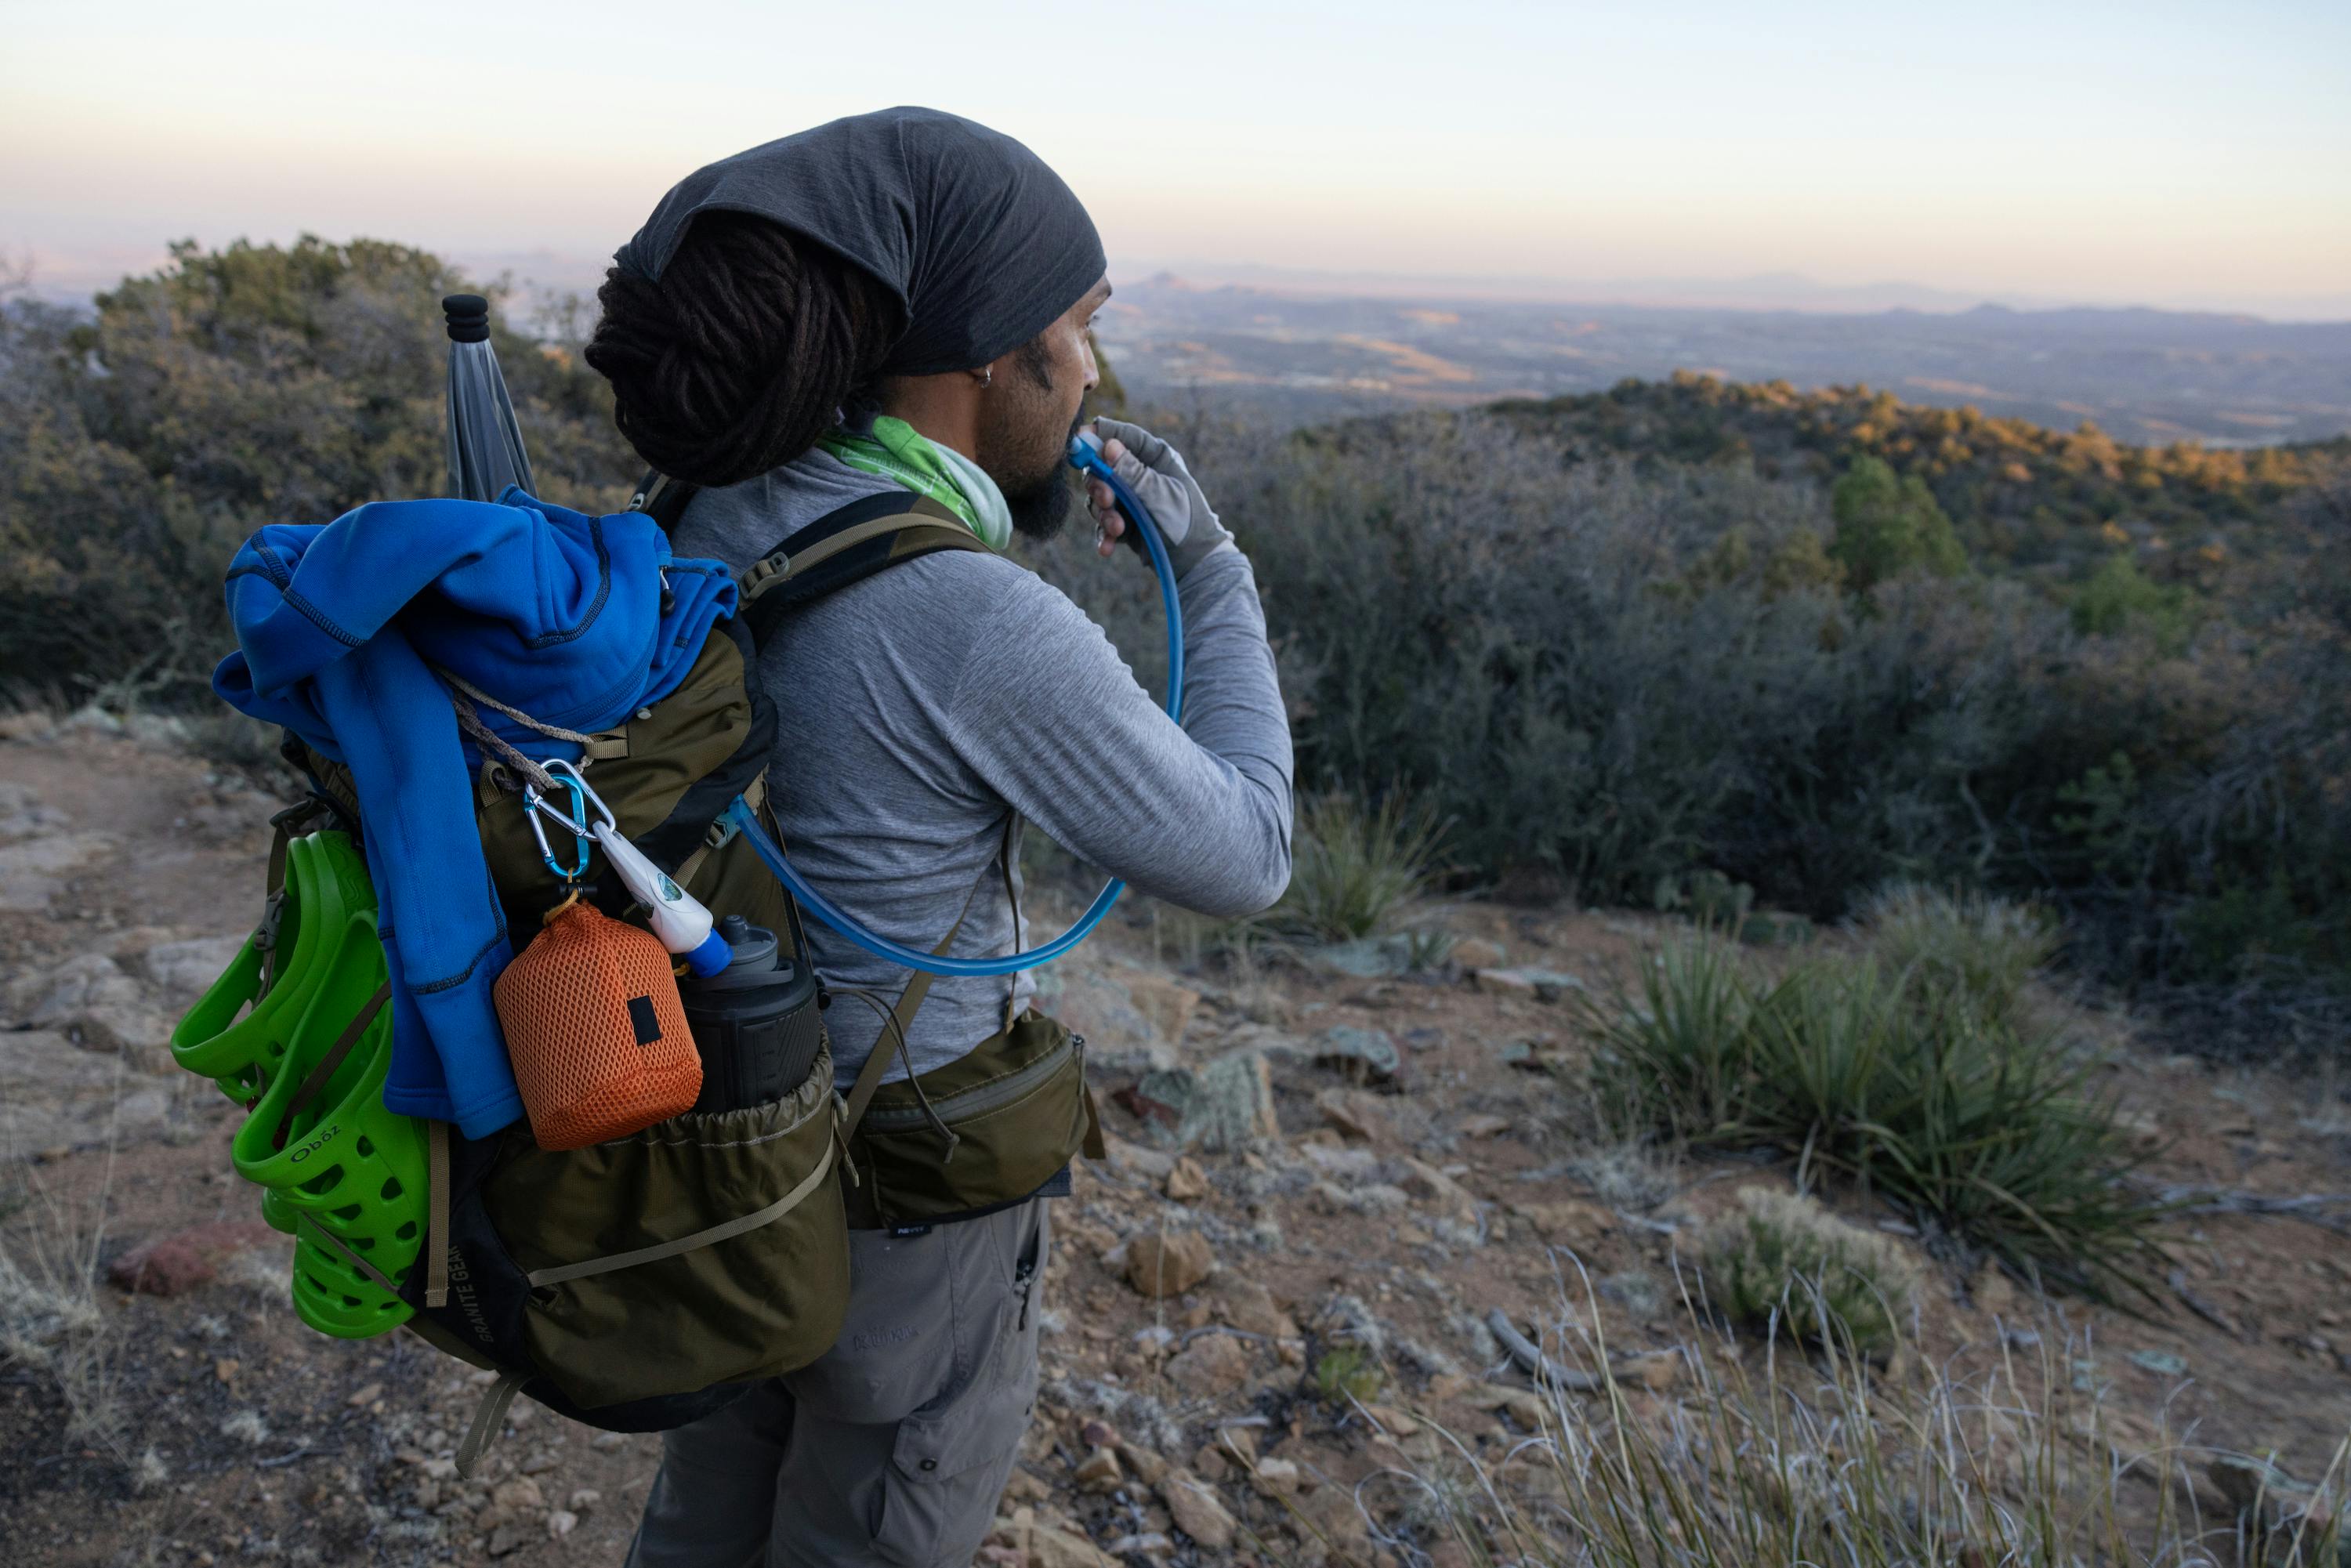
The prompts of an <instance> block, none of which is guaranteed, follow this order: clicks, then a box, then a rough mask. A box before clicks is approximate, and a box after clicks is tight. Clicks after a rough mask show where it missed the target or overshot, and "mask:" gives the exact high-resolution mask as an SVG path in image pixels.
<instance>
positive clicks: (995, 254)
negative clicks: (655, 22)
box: [613, 109, 1104, 376]
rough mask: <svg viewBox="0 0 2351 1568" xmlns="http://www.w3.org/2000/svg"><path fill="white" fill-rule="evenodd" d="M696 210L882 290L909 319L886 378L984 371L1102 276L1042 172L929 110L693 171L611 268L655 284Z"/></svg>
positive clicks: (847, 124)
mask: <svg viewBox="0 0 2351 1568" xmlns="http://www.w3.org/2000/svg"><path fill="white" fill-rule="evenodd" d="M706 212H739V213H752V214H757V215H758V216H760V217H764V218H768V219H772V220H773V221H774V222H776V223H778V224H780V225H783V226H784V227H786V228H788V229H789V230H791V231H792V232H793V233H794V234H796V235H800V236H801V237H803V238H805V239H808V240H811V241H813V242H815V243H816V244H818V245H820V246H824V247H825V248H826V249H828V250H830V251H832V252H833V253H834V254H835V255H838V256H841V257H842V258H843V259H845V260H848V261H852V262H854V263H856V264H857V265H858V266H859V267H863V268H864V269H865V270H866V271H868V272H870V273H872V275H873V276H874V277H877V278H879V279H881V280H882V282H883V284H884V285H885V286H886V287H888V288H889V289H890V290H891V291H892V292H893V293H894V294H895V295H897V297H898V298H899V300H900V302H901V303H902V304H904V307H905V315H904V321H905V331H904V334H903V335H902V336H901V337H900V338H899V340H898V342H897V344H896V346H895V347H894V348H893V349H892V350H891V351H890V357H889V359H888V360H887V361H884V362H883V366H882V370H883V372H884V373H885V374H890V375H908V376H919V375H932V374H935V373H937V372H939V371H962V370H969V369H971V368H972V367H974V366H976V365H984V364H987V362H988V361H991V360H994V359H997V358H998V357H999V356H1001V355H1003V354H1005V353H1007V352H1008V351H1010V350H1013V349H1017V348H1019V346H1020V345H1021V344H1023V343H1025V342H1027V341H1029V339H1031V338H1034V337H1035V336H1036V335H1037V334H1038V333H1040V332H1041V331H1043V330H1044V329H1046V328H1047V327H1049V326H1050V325H1052V323H1053V320H1054V319H1055V318H1056V317H1058V316H1060V315H1061V313H1062V312H1063V311H1065V310H1067V309H1068V308H1070V307H1071V306H1072V305H1074V304H1076V303H1077V302H1078V300H1079V299H1080V298H1082V297H1083V296H1084V294H1085V292H1086V290H1087V289H1089V288H1091V287H1093V286H1094V284H1095V282H1096V281H1097V280H1098V279H1100V278H1101V277H1102V272H1103V267H1104V263H1103V257H1102V238H1101V236H1100V235H1097V234H1095V233H1094V225H1093V220H1092V218H1090V217H1088V216H1087V215H1086V210H1085V208H1084V207H1083V206H1081V205H1080V204H1079V202H1078V198H1077V197H1076V196H1075V195H1074V194H1072V193H1071V190H1070V188H1069V186H1067V185H1066V184H1064V183H1061V176H1060V175H1058V174H1056V173H1054V172H1053V171H1052V170H1050V169H1049V168H1047V167H1046V166H1045V163H1044V161H1043V160H1042V159H1040V158H1039V157H1038V156H1037V155H1036V154H1035V153H1034V152H1029V149H1027V148H1026V147H1023V146H1022V145H1021V144H1020V143H1019V142H1018V141H1014V140H1012V138H1010V137H1009V136H1006V135H1003V134H1001V133H1000V132H998V131H990V130H988V129H987V127H986V126H984V125H977V124H974V123H973V122H972V121H970V120H963V119H959V118H957V117H956V116H955V115H952V114H942V113H940V112H939V111H938V110H935V109H885V110H880V111H879V112H877V113H873V114H860V115H854V116H852V117H851V118H849V119H847V120H834V121H832V123H831V124H830V125H820V126H818V127H817V128H816V129H815V130H813V131H801V132H800V133H799V135H797V136H787V137H785V138H784V139H783V140H781V141H770V142H768V144H767V145H765V146H764V147H754V148H752V149H751V150H750V151H749V152H738V153H737V154H736V155H735V156H734V157H732V158H728V159H725V160H722V161H721V162H716V163H712V164H709V165H707V166H706V167H705V168H701V169H697V170H695V172H693V173H691V174H688V175H687V176H686V177H685V178H684V179H683V180H681V181H679V182H678V183H677V185H676V186H675V187H674V189H673V190H672V191H671V192H670V193H669V194H668V195H666V196H664V197H663V198H662V200H661V204H660V205H659V206H657V207H655V208H654V209H653V216H652V217H650V218H647V219H646V220H645V225H644V227H643V228H641V229H639V230H638V231H637V233H636V236H635V237H634V238H632V239H631V240H630V241H629V243H628V244H626V245H624V246H622V247H621V248H620V250H619V251H618V252H617V253H616V254H615V255H614V256H613V260H614V261H616V262H617V263H619V264H620V266H621V267H624V268H626V269H628V270H630V271H632V272H636V273H640V274H642V275H643V276H644V277H649V278H653V279H654V280H655V281H659V279H660V277H661V275H662V269H663V268H664V267H667V266H668V265H669V262H670V258H671V257H672V256H675V255H676V254H677V247H678V244H679V242H680V241H682V240H683V239H684V237H685V231H686V226H687V225H689V224H691V223H693V221H694V220H695V216H696V215H697V214H702V213H706Z"/></svg>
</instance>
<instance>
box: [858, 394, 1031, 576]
mask: <svg viewBox="0 0 2351 1568" xmlns="http://www.w3.org/2000/svg"><path fill="white" fill-rule="evenodd" d="M817 444H818V445H819V446H821V447H823V448H824V449H825V450H826V451H827V452H830V453H831V454H832V455H834V456H835V457H837V458H839V459H841V462H843V463H846V464H847V465H849V466H851V467H852V468H855V469H857V470H859V471H860V472H862V473H866V474H873V475H878V476H881V477H882V478H884V479H894V480H896V481H897V482H898V483H899V484H901V485H904V486H906V488H907V489H909V490H912V491H914V494H916V495H918V496H927V497H930V498H931V499H932V500H934V501H936V502H937V503H938V504H939V505H940V506H942V507H946V509H947V510H948V511H950V512H953V513H954V514H955V515H956V517H961V518H962V519H963V520H964V522H965V524H966V525H967V526H968V527H969V528H970V529H971V531H972V532H973V533H975V534H977V535H978V536H979V541H980V543H982V544H984V545H986V546H987V548H988V549H993V550H1000V549H1005V548H1007V547H1008V546H1009V545H1010V544H1011V543H1012V513H1011V510H1010V508H1009V507H1006V506H1005V504H1004V492H1003V491H1001V490H999V489H998V488H997V486H996V481H995V480H993V479H991V478H989V477H988V476H987V470H986V469H984V468H982V467H980V465H978V464H977V463H974V462H973V461H972V460H971V459H970V458H968V457H966V456H965V455H963V454H962V453H960V452H957V451H956V449H955V448H953V447H951V446H943V445H941V444H938V443H937V442H935V441H933V440H931V439H930V438H929V437H928V436H926V435H925V434H923V433H922V432H921V431H918V430H916V429H915V428H914V426H913V425H911V424H908V423H906V422H905V421H904V420H903V419H893V418H892V417H891V416H890V415H888V414H886V413H885V414H881V415H878V416H876V417H875V419H874V421H873V423H872V425H871V426H870V427H869V428H867V429H864V430H852V429H850V428H849V427H848V426H847V425H836V426H834V427H833V429H832V430H831V432H829V433H828V434H825V435H824V436H823V437H821V438H820V440H819V441H818V442H817Z"/></svg>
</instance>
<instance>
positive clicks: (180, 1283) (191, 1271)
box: [106, 1236, 217, 1296]
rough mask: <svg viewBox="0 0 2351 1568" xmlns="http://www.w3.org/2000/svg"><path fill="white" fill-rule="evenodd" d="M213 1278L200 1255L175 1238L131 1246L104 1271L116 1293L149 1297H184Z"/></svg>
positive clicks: (209, 1282)
mask: <svg viewBox="0 0 2351 1568" xmlns="http://www.w3.org/2000/svg"><path fill="white" fill-rule="evenodd" d="M216 1277H217V1276H216V1273H215V1270H214V1268H213V1266H212V1265H211V1264H210V1263H208V1262H206V1261H205V1260H204V1254H203V1253H201V1252H199V1251H197V1250H196V1249H195V1248H194V1247H193V1246H191V1245H190V1244H189V1243H188V1242H186V1241H184V1240H182V1239H180V1238H178V1237H176V1236H165V1237H161V1238H159V1239H156V1240H153V1241H150V1242H147V1243H146V1244H144V1245H143V1246H139V1247H134V1248H132V1249H131V1250H130V1251H128V1252H125V1253H124V1254H123V1255H122V1256H121V1257H120V1258H117V1259H116V1260H114V1261H113V1262H111V1263H110V1264H108V1265H107V1269H106V1278H107V1280H108V1281H109V1282H110V1283H111V1284H112V1285H113V1286H114V1287H115V1288H116V1289H117V1290H122V1291H139V1292H143V1293H144V1294H147V1295H150V1296H184V1295H186V1294H187V1293H188V1292H189V1291H193V1290H196V1289H198V1288H200V1287H202V1286H204V1285H209V1284H211V1283H212V1282H213V1281H214V1278H216Z"/></svg>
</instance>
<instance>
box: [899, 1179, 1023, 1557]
mask: <svg viewBox="0 0 2351 1568" xmlns="http://www.w3.org/2000/svg"><path fill="white" fill-rule="evenodd" d="M1046 1211H1047V1205H1046V1204H1045V1203H1043V1202H1041V1201H1040V1202H1035V1203H1030V1204H1028V1205H1026V1206H1024V1207H1021V1208H1019V1209H1016V1210H1012V1211H1010V1212H1008V1213H1006V1214H1002V1215H994V1216H989V1217H987V1218H983V1219H977V1220H971V1221H967V1222H966V1223H967V1224H969V1225H971V1226H974V1227H980V1226H985V1227H988V1228H989V1229H990V1230H991V1231H992V1232H994V1234H992V1235H989V1236H987V1238H986V1242H985V1244H983V1245H978V1246H975V1247H973V1248H972V1249H971V1252H970V1254H969V1255H967V1259H966V1260H965V1261H966V1262H967V1263H968V1264H969V1265H971V1268H970V1271H969V1273H967V1275H966V1276H965V1277H964V1278H963V1279H962V1280H961V1281H958V1290H957V1295H958V1297H959V1298H960V1299H959V1300H958V1301H956V1312H958V1313H959V1314H961V1315H963V1316H964V1318H965V1322H964V1325H963V1326H964V1327H965V1329H966V1330H967V1332H970V1333H972V1334H973V1336H974V1339H975V1340H976V1342H977V1343H980V1344H983V1345H985V1347H986V1349H985V1355H984V1359H983V1361H982V1363H981V1364H979V1365H977V1367H975V1368H974V1369H973V1375H972V1376H971V1378H970V1380H969V1381H968V1382H967V1384H966V1385H965V1386H964V1388H963V1389H961V1390H960V1391H958V1392H956V1393H955V1394H953V1395H951V1396H948V1397H946V1398H945V1399H942V1400H940V1401H938V1402H937V1403H935V1404H934V1405H929V1406H924V1407H923V1408H921V1409H919V1410H916V1411H915V1412H914V1414H913V1415H911V1416H907V1417H906V1418H905V1419H904V1421H902V1422H900V1423H899V1426H898V1432H897V1438H896V1442H895V1444H894V1446H893V1449H892V1452H891V1459H890V1465H889V1470H888V1474H887V1475H886V1476H885V1477H884V1479H883V1486H882V1489H881V1497H880V1509H879V1517H878V1518H877V1519H876V1521H874V1532H873V1545H874V1551H875V1553H876V1554H877V1555H878V1556H880V1557H881V1558H882V1560H883V1561H884V1562H886V1563H896V1564H899V1565H900V1568H926V1565H929V1564H934V1563H936V1564H953V1565H955V1568H961V1565H962V1564H965V1563H969V1562H970V1561H971V1558H972V1554H973V1553H974V1552H977V1551H978V1550H979V1543H980V1542H981V1541H982V1540H983V1539H985V1538H986V1536H987V1527H988V1525H989V1524H990V1523H991V1522H993V1521H994V1519H995V1516H996V1503H997V1500H998V1498H1000V1497H1001V1496H1002V1495H1003V1493H1004V1483H1005V1480H1006V1479H1007V1478H1008V1476H1009V1475H1010V1474H1011V1470H1012V1465H1013V1461H1014V1460H1015V1459H1016V1458H1019V1451H1020V1439H1021V1437H1023V1435H1025V1434H1026V1433H1027V1431H1028V1429H1029V1419H1030V1417H1031V1416H1032V1415H1033V1414H1034V1412H1035V1409H1036V1403H1037V1341H1038V1327H1037V1314H1038V1312H1040V1310H1041V1307H1042V1302H1041V1301H1039V1300H1038V1298H1037V1291H1038V1289H1039V1281H1040V1277H1041V1276H1042V1274H1043V1272H1044V1268H1045V1261H1046V1258H1047V1256H1048V1249H1049V1248H1050V1245H1051V1240H1050V1221H1049V1220H1048V1219H1047V1218H1046ZM972 1239H973V1240H974V1241H979V1240H980V1239H981V1238H980V1237H978V1236H974V1237H973V1238H972ZM983 1298H984V1299H983Z"/></svg>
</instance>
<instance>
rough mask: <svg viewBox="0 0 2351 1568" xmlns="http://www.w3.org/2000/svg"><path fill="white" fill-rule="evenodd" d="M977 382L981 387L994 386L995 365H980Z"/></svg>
mask: <svg viewBox="0 0 2351 1568" xmlns="http://www.w3.org/2000/svg"><path fill="white" fill-rule="evenodd" d="M979 384H980V385H981V386H983V387H989V386H994V385H995V384H996V367H995V366H994V365H982V366H981V367H980V368H979Z"/></svg>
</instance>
